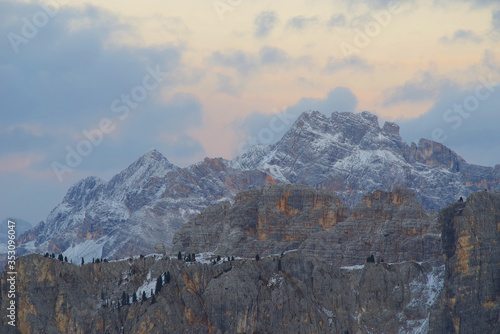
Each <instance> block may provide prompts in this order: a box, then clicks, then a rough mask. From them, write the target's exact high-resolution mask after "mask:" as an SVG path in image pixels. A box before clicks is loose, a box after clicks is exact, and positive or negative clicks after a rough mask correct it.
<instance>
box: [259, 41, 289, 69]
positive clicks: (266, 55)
mask: <svg viewBox="0 0 500 334" xmlns="http://www.w3.org/2000/svg"><path fill="white" fill-rule="evenodd" d="M259 56H260V61H261V63H262V64H263V65H279V64H284V63H286V62H288V55H287V53H286V52H285V51H284V50H282V49H280V48H276V47H271V46H264V47H263V48H261V49H260V52H259Z"/></svg>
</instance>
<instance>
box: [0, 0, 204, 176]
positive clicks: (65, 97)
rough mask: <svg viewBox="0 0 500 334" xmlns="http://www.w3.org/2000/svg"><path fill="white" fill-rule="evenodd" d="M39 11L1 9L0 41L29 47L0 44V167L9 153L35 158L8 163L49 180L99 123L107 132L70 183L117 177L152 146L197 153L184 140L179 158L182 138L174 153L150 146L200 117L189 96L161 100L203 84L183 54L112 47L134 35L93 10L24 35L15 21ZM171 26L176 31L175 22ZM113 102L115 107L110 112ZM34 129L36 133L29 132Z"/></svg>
mask: <svg viewBox="0 0 500 334" xmlns="http://www.w3.org/2000/svg"><path fill="white" fill-rule="evenodd" d="M41 10H42V9H41V7H40V5H39V4H38V3H35V2H18V1H3V2H2V3H0V35H2V36H14V35H12V34H16V35H18V36H21V37H22V38H24V39H26V40H27V42H26V43H24V42H23V43H20V44H15V43H14V42H12V41H13V40H12V39H11V40H9V38H2V39H0V49H2V50H3V52H1V53H0V77H1V78H2V80H1V81H0V100H1V101H2V108H3V110H4V113H3V114H2V122H1V124H0V140H1V142H2V143H8V145H1V149H0V159H11V158H12V154H13V153H17V154H23V157H33V156H35V157H37V159H24V160H20V158H16V160H15V161H17V162H21V161H23V162H25V163H29V165H23V166H24V167H23V169H22V170H18V172H19V174H20V175H23V176H24V177H29V178H40V177H45V178H47V180H50V181H51V182H57V178H56V177H55V173H54V171H53V169H52V163H53V162H60V163H65V158H66V156H67V154H68V147H69V148H70V149H76V147H77V145H78V144H79V143H80V142H81V141H82V140H87V138H86V137H85V136H84V135H83V134H82V132H83V131H84V130H87V131H94V130H97V129H99V126H98V125H99V122H100V121H101V120H102V119H105V118H107V119H110V120H111V121H112V124H113V126H114V130H113V131H112V132H111V133H109V134H106V135H104V136H103V138H102V141H101V142H100V143H99V144H98V145H93V147H92V150H91V153H90V154H89V155H88V156H85V157H84V159H83V161H82V163H81V164H79V165H78V166H77V167H75V168H74V169H75V171H76V172H75V173H73V174H71V176H69V175H68V174H67V175H68V176H69V178H68V180H74V179H73V178H74V177H81V176H82V175H83V174H86V175H88V174H94V175H95V174H97V175H99V174H100V173H103V172H108V171H109V170H117V169H119V168H122V167H123V166H126V165H127V164H128V163H130V162H131V160H133V159H132V158H131V157H133V158H134V159H135V157H137V156H140V155H142V154H143V153H144V152H146V151H147V150H148V149H150V148H151V147H155V146H156V147H158V149H161V148H162V147H163V146H165V151H167V152H169V153H173V154H180V156H179V158H184V157H186V155H188V154H190V153H189V152H195V151H197V152H199V150H200V147H202V146H201V145H200V146H196V144H195V142H194V139H193V140H191V141H189V142H186V146H185V148H186V150H185V151H182V150H181V148H182V143H183V141H182V140H180V141H177V142H175V143H176V144H175V147H176V148H178V149H175V150H174V149H171V146H172V145H170V146H169V144H168V143H165V142H159V141H158V138H159V136H160V134H162V133H164V132H169V133H172V134H174V135H175V136H176V137H175V138H179V136H180V134H181V133H183V132H184V131H187V130H188V129H192V128H195V127H196V126H200V125H201V120H202V117H203V115H202V113H203V111H202V106H201V103H200V102H199V101H198V99H197V98H196V97H194V96H189V95H186V94H182V93H181V94H177V95H174V96H172V97H171V98H170V99H167V100H165V99H164V97H163V96H162V95H163V94H162V93H165V92H166V91H167V90H166V88H169V89H173V88H174V87H178V86H180V85H184V84H192V83H195V82H198V81H199V80H200V79H201V78H202V77H203V71H201V70H199V69H188V70H186V68H187V67H186V66H185V65H184V64H183V63H182V55H183V52H184V49H183V47H181V46H176V45H173V44H163V45H155V46H142V45H138V46H135V45H123V44H120V43H118V42H116V41H119V40H123V39H122V38H119V37H120V36H126V37H130V36H132V37H133V36H136V35H137V34H138V32H137V31H136V30H135V28H134V27H132V26H129V25H127V24H124V23H123V21H122V20H121V19H120V18H119V17H117V16H115V15H114V14H112V13H110V12H108V11H106V10H103V9H100V8H97V7H93V6H84V7H76V8H75V7H69V6H64V7H60V8H59V9H58V13H57V14H56V15H54V16H53V17H50V18H49V21H48V22H47V24H45V25H40V27H38V28H37V29H38V31H37V33H36V34H34V36H30V37H29V38H28V37H24V36H25V35H26V34H24V35H23V29H26V28H23V24H26V23H25V21H23V17H26V18H28V19H30V18H32V17H33V14H34V13H38V12H40V11H41ZM169 25H170V26H175V27H180V28H179V29H180V30H183V29H181V28H182V27H181V26H182V22H181V21H179V20H178V19H172V22H171V24H170V23H169ZM171 28H172V27H171ZM172 29H173V28H172ZM176 29H177V28H176ZM180 30H179V31H180ZM183 31H184V32H186V31H185V29H184V30H183ZM9 34H10V35H9ZM14 41H16V40H15V39H14ZM11 42H12V43H14V44H12V43H11ZM16 48H17V51H18V52H17V53H16ZM155 73H156V74H155ZM159 74H162V75H163V74H169V75H168V76H167V77H166V78H163V79H161V80H160V81H159V82H157V81H156V79H155V75H159ZM157 83H159V84H157ZM145 84H146V85H147V86H148V87H149V88H148V89H145V88H144V87H145V86H144V85H145ZM177 90H178V89H177ZM134 94H135V95H134ZM134 96H135V97H137V98H138V99H139V100H134ZM131 98H132V100H131ZM126 99H128V102H126V101H127V100H126ZM115 101H118V102H119V104H118V105H114V102H115ZM127 103H132V104H131V105H130V106H127ZM132 105H133V107H132ZM113 106H115V107H116V106H119V107H120V108H121V110H124V108H125V110H128V117H125V118H124V119H121V118H120V116H123V113H122V112H120V113H116V112H115V111H116V108H114V107H113ZM37 124H42V126H40V127H39V129H37V130H36V131H35V130H34V129H36V125H37ZM175 138H174V139H175ZM184 139H186V138H184ZM169 158H172V159H175V158H176V157H175V156H171V157H169ZM9 166H11V165H9ZM4 172H5V171H4ZM9 173H13V172H9ZM86 175H84V176H86ZM68 180H66V179H65V181H68ZM70 182H71V181H70Z"/></svg>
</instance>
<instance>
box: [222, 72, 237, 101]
mask: <svg viewBox="0 0 500 334" xmlns="http://www.w3.org/2000/svg"><path fill="white" fill-rule="evenodd" d="M217 91H218V92H221V93H226V94H229V95H233V96H237V95H238V94H239V89H238V87H237V86H236V84H235V83H234V80H233V78H232V77H230V76H228V75H225V74H222V73H217Z"/></svg>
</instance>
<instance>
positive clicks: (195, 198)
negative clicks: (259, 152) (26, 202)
mask: <svg viewBox="0 0 500 334" xmlns="http://www.w3.org/2000/svg"><path fill="white" fill-rule="evenodd" d="M266 177H267V175H266V174H265V173H263V172H260V171H257V170H254V171H238V170H234V169H232V168H230V167H228V166H227V164H226V162H225V161H224V160H222V159H208V158H207V159H205V160H204V161H203V162H200V163H198V164H195V165H192V166H189V167H187V168H182V169H181V168H178V167H175V166H173V165H172V164H171V163H170V162H168V160H167V159H166V158H164V157H163V156H162V155H161V154H160V153H158V152H157V151H155V150H152V151H150V152H148V153H146V154H145V155H144V156H142V157H140V158H139V159H138V160H137V161H135V162H134V163H133V164H131V165H130V166H129V167H128V168H127V169H125V170H124V171H122V172H121V173H119V174H118V175H116V176H114V177H113V178H112V179H111V180H110V181H109V182H105V181H103V180H101V179H99V178H96V177H89V178H86V179H84V180H82V181H80V182H78V183H77V184H75V185H74V186H72V187H71V188H70V189H69V191H68V193H67V194H66V196H65V197H64V199H63V201H62V203H61V204H59V205H58V206H57V207H56V208H55V209H54V210H52V212H51V213H50V214H49V216H48V217H47V221H46V222H44V223H43V222H42V223H41V224H39V225H37V226H36V227H35V228H34V229H32V230H30V231H28V232H27V233H25V234H24V235H22V236H21V237H20V238H19V241H20V244H21V245H20V248H19V252H20V254H23V253H26V252H33V251H35V252H39V253H44V252H50V253H52V252H54V253H64V255H65V256H68V258H69V259H70V260H73V261H74V262H77V261H78V262H79V261H80V258H81V257H84V258H85V259H86V260H87V261H88V260H89V259H90V258H101V257H106V258H123V257H128V256H130V255H134V254H149V253H152V252H153V249H154V245H155V244H156V243H158V242H162V243H165V244H166V245H167V248H170V241H171V240H172V238H173V235H174V233H175V231H177V230H178V229H179V228H180V227H181V226H182V225H183V224H184V222H185V221H186V220H187V219H188V218H189V217H191V216H192V215H193V214H195V213H197V212H199V211H200V210H203V209H204V208H206V207H207V206H210V205H213V204H215V203H217V202H218V201H220V200H224V199H229V198H233V197H234V195H235V194H236V193H237V192H239V191H241V190H244V189H248V188H249V187H252V186H255V185H262V184H264V183H265V182H266Z"/></svg>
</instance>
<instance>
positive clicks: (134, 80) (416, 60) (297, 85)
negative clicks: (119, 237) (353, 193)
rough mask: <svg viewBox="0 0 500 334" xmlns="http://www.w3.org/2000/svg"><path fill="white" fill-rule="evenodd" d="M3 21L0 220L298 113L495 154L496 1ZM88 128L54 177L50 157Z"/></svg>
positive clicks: (491, 160)
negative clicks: (358, 116) (158, 157)
mask: <svg viewBox="0 0 500 334" xmlns="http://www.w3.org/2000/svg"><path fill="white" fill-rule="evenodd" d="M65 3H67V4H65ZM0 30H1V35H2V36H3V37H2V38H1V39H0V78H1V81H0V100H1V101H2V111H1V122H0V162H2V166H0V185H1V190H0V196H1V198H2V201H1V204H0V214H1V215H2V216H1V217H0V218H4V217H7V216H18V217H22V218H25V219H27V220H31V221H32V222H33V223H36V222H38V221H39V220H42V219H45V217H46V215H47V214H48V213H49V210H50V209H51V208H52V207H53V206H54V205H55V204H57V203H58V202H59V201H60V200H61V199H62V197H63V195H64V193H65V192H66V191H67V189H68V187H69V186H70V185H71V184H72V183H74V182H76V181H78V180H79V179H80V178H82V177H85V176H88V175H96V176H99V177H102V178H104V179H107V178H109V177H110V176H112V175H113V174H114V173H116V172H118V171H120V170H122V169H123V168H125V167H126V166H127V165H128V164H130V163H131V162H132V161H134V160H135V159H136V158H138V157H139V156H140V155H142V154H144V153H145V152H146V151H147V150H148V149H150V148H153V147H154V148H156V149H158V150H159V151H160V152H162V153H163V154H164V155H165V156H166V157H167V158H168V159H169V160H170V161H171V162H172V163H174V164H177V165H180V166H187V165H189V164H191V163H194V162H197V161H199V160H201V159H203V157H205V156H209V157H217V156H221V157H224V158H227V159H231V158H232V157H234V155H235V154H237V152H238V148H239V147H241V145H242V143H243V142H244V141H245V139H247V138H248V137H252V136H253V137H255V136H256V135H257V134H258V133H259V131H260V130H261V129H262V128H266V127H269V122H270V120H271V119H272V117H273V116H274V115H276V114H278V113H283V112H285V113H287V114H289V115H297V116H298V115H299V114H300V113H301V112H302V111H304V110H307V109H315V110H319V111H320V112H323V113H325V114H330V113H331V112H333V111H352V112H360V111H363V110H367V111H370V112H372V113H375V114H377V115H378V116H379V119H380V121H384V120H391V121H396V122H398V123H399V124H400V125H401V135H402V136H403V139H404V140H406V141H407V142H410V141H418V139H419V138H421V137H426V138H429V139H433V140H436V141H441V142H443V143H444V144H445V145H447V146H449V147H450V148H451V149H453V150H455V151H456V152H457V153H458V154H460V155H462V156H463V157H464V158H465V159H466V160H467V161H469V162H471V163H477V164H482V165H488V166H492V165H494V164H497V163H500V134H499V131H498V128H499V124H500V110H499V109H500V86H499V85H498V84H496V82H497V81H498V82H500V56H498V55H497V54H498V53H499V51H500V43H499V41H500V3H498V1H487V0H482V1H480V0H477V1H472V0H470V1H466V0H462V1H451V0H449V1H444V0H443V1H437V0H429V1H419V2H417V3H415V2H412V1H400V2H396V3H394V2H392V1H384V0H378V1H344V0H338V1H324V0H313V1H295V2H291V1H285V0H267V1H264V0H262V1H248V0H241V1H238V0H232V1H229V0H227V1H186V2H179V1H165V0H162V1H159V0H149V1H143V2H137V1H132V0H120V1H118V0H110V1H105V2H103V1H85V2H84V1H71V2H69V1H64V0H59V1H56V0H51V1H43V2H38V1H3V2H0ZM167 73H168V74H167ZM162 75H163V76H164V77H161V78H160V77H159V76H162ZM103 119H104V120H108V121H109V122H107V121H104V122H103ZM289 125H290V124H288V126H289ZM103 126H104V127H103ZM104 128H105V129H104ZM94 130H99V131H101V130H107V131H101V132H102V133H103V137H102V139H101V138H99V137H98V136H97V137H95V138H94V140H95V141H96V143H98V144H96V145H93V147H91V148H89V149H90V150H91V152H90V153H89V154H88V155H87V156H85V157H83V159H82V160H81V161H80V162H78V163H76V162H75V164H74V167H72V166H70V167H71V168H70V169H71V172H67V173H66V172H64V173H63V178H62V182H60V181H61V178H58V177H57V175H56V173H55V172H54V162H57V163H61V164H65V159H66V157H67V154H68V147H69V149H70V150H71V149H73V150H76V149H77V148H78V147H77V146H78V145H79V143H81V142H82V140H85V139H86V138H87V137H86V136H85V134H84V131H85V133H87V134H89V133H90V134H92V133H94V134H95V133H96V132H95V131H94ZM285 130H286V129H281V131H276V132H275V133H274V138H273V140H278V139H279V135H281V134H282V133H283V132H284V131H285ZM90 136H91V135H90ZM80 148H81V149H84V147H80ZM60 176H61V175H60Z"/></svg>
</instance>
